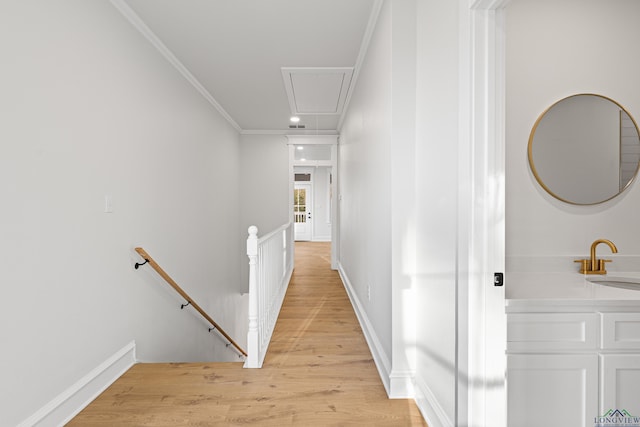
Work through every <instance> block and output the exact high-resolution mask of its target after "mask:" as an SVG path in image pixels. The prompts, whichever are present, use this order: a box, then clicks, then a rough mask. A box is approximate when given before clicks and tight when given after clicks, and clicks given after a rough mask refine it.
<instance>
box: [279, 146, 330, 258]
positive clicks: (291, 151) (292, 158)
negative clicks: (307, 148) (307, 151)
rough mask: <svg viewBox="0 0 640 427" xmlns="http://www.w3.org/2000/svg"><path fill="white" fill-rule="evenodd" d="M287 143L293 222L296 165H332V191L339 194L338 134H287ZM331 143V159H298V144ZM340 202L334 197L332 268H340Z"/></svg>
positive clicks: (290, 215)
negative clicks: (296, 148)
mask: <svg viewBox="0 0 640 427" xmlns="http://www.w3.org/2000/svg"><path fill="white" fill-rule="evenodd" d="M287 139H288V141H287V144H288V145H289V221H291V222H293V186H294V180H295V178H294V167H295V166H311V167H313V166H329V167H331V170H332V174H333V180H332V182H331V193H332V194H333V197H334V198H335V197H336V195H337V194H338V179H339V178H338V135H287ZM318 144H322V145H330V146H331V160H322V161H306V162H301V161H296V160H295V146H296V145H318ZM338 203H339V200H336V199H334V200H333V203H331V268H332V269H333V270H337V269H338V261H337V260H338V248H339V247H340V246H339V245H338V241H339V238H340V230H339V227H338Z"/></svg>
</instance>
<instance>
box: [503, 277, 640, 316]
mask: <svg viewBox="0 0 640 427" xmlns="http://www.w3.org/2000/svg"><path fill="white" fill-rule="evenodd" d="M588 278H595V279H608V280H612V279H614V278H637V279H640V272H633V273H623V272H610V273H608V274H605V275H584V274H580V273H578V272H560V273H530V272H526V273H519V272H512V273H507V274H506V275H505V296H506V300H507V301H506V305H507V309H508V308H509V307H512V308H516V307H523V308H524V307H532V306H540V305H544V306H595V305H597V306H604V307H606V306H614V305H615V306H638V307H640V290H631V289H621V288H616V287H612V286H605V285H599V284H595V283H591V282H590V281H588V280H587V279H588Z"/></svg>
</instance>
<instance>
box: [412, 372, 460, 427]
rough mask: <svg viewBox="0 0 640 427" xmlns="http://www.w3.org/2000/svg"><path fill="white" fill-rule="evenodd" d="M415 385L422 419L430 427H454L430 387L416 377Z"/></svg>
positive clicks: (417, 403)
mask: <svg viewBox="0 0 640 427" xmlns="http://www.w3.org/2000/svg"><path fill="white" fill-rule="evenodd" d="M414 384H415V401H416V405H418V409H419V410H420V413H421V414H422V417H423V418H424V419H425V421H426V422H427V425H429V427H453V423H452V422H451V420H450V419H449V417H448V416H447V413H446V412H445V410H444V409H442V406H440V404H439V403H438V399H436V397H435V396H434V394H433V392H432V391H431V389H430V388H429V386H428V385H427V384H426V383H425V382H424V381H422V379H421V378H419V377H418V376H416V377H415V378H414Z"/></svg>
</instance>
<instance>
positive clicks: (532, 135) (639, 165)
mask: <svg viewBox="0 0 640 427" xmlns="http://www.w3.org/2000/svg"><path fill="white" fill-rule="evenodd" d="M584 96H589V97H597V98H600V99H601V100H605V101H608V102H609V103H611V104H613V105H615V106H616V107H617V108H618V109H619V110H620V119H619V120H620V121H621V120H622V113H623V112H624V114H626V116H627V117H628V118H629V119H630V120H631V122H632V123H633V127H634V128H635V133H636V137H637V139H638V143H639V144H640V131H639V130H638V124H637V123H636V121H635V119H634V118H633V116H631V114H629V112H628V111H627V110H626V109H625V108H624V107H623V106H622V105H620V104H619V103H618V102H616V101H614V100H613V99H611V98H608V97H606V96H602V95H597V94H593V93H580V94H575V95H571V96H567V97H565V98H562V99H560V100H558V101H556V102H555V103H553V104H552V105H551V106H549V107H548V108H547V109H546V110H545V111H543V112H542V114H540V116H539V117H538V119H537V120H536V122H535V123H534V125H533V128H532V129H531V133H530V135H529V143H528V148H527V154H528V160H529V167H530V168H531V172H532V173H533V176H534V177H535V179H536V181H537V182H538V184H539V185H540V186H541V187H542V188H543V189H544V190H545V191H546V192H547V193H549V194H550V195H551V196H553V197H554V198H556V199H558V200H560V201H562V202H565V203H569V204H572V205H581V206H589V205H597V204H600V203H604V202H606V201H608V200H611V199H613V198H614V197H617V196H619V195H620V194H621V193H623V192H624V191H625V190H626V189H627V188H629V186H630V185H631V183H632V182H633V181H634V180H635V178H636V176H637V175H638V170H639V169H640V157H639V159H638V161H637V162H636V163H635V170H634V172H633V174H632V176H631V177H630V178H629V179H628V181H627V182H626V183H625V184H624V186H619V187H618V191H617V192H615V194H612V195H611V196H607V197H604V196H603V198H602V199H601V200H597V201H593V202H588V203H584V202H580V201H575V200H570V199H569V198H567V197H566V196H565V197H562V196H560V195H558V194H557V193H556V192H555V191H554V190H552V189H551V188H549V185H547V183H545V182H544V181H543V179H542V178H541V177H540V173H539V172H538V169H537V168H536V166H535V162H534V160H533V143H534V139H535V134H536V130H537V129H538V126H539V125H540V123H541V122H542V120H543V119H544V118H545V117H546V116H547V114H548V113H549V112H550V111H551V110H552V109H553V108H554V107H556V106H558V104H560V103H562V102H563V101H567V100H570V99H574V98H577V97H584ZM621 141H622V134H620V136H619V143H620V144H621ZM619 153H621V151H620V150H619ZM621 157H622V154H620V161H621ZM538 160H540V159H538ZM621 173H622V172H621V166H620V172H619V174H621ZM619 178H620V177H619ZM619 181H620V180H619Z"/></svg>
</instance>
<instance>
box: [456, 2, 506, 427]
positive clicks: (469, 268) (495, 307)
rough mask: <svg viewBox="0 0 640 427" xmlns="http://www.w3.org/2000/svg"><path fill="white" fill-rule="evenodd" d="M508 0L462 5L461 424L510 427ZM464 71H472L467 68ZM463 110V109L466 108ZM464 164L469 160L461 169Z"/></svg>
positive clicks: (458, 368)
mask: <svg viewBox="0 0 640 427" xmlns="http://www.w3.org/2000/svg"><path fill="white" fill-rule="evenodd" d="M508 3H509V0H471V1H470V2H467V1H466V0H461V1H460V4H462V5H464V6H463V7H469V10H468V11H469V13H468V15H467V14H463V15H464V17H463V18H462V19H463V21H462V22H461V25H460V32H461V37H462V39H463V40H465V39H466V40H469V45H468V46H467V49H465V51H464V52H462V53H463V54H464V58H465V59H464V66H463V72H462V73H461V76H460V78H461V80H460V85H461V88H462V90H461V99H460V105H461V106H469V107H468V110H467V111H463V112H462V114H461V117H463V118H464V119H466V120H468V123H469V125H470V126H469V129H470V130H469V134H468V135H463V136H462V137H461V139H460V151H461V153H465V156H463V157H465V158H464V159H461V164H460V169H459V179H460V182H461V183H467V184H468V186H466V185H463V187H464V188H466V189H465V190H461V191H460V193H459V200H460V201H461V209H460V217H459V224H460V226H461V227H462V230H464V231H465V233H464V234H463V235H462V236H461V238H462V239H463V240H466V242H468V243H464V242H463V241H461V242H460V243H461V245H460V246H461V248H462V252H461V253H459V259H460V265H459V266H458V275H459V277H460V281H461V284H459V285H458V290H459V292H458V295H459V296H458V309H457V311H458V324H459V325H460V327H459V330H458V334H459V335H458V355H457V362H456V365H457V366H456V375H457V377H458V379H457V396H456V401H457V405H456V406H457V408H456V425H468V426H478V427H481V426H486V427H489V426H492V427H493V426H495V427H506V425H507V394H506V387H507V384H506V368H507V362H506V354H505V351H506V343H507V334H506V313H505V292H504V286H500V287H497V286H494V284H493V274H494V272H504V268H505V247H504V242H505V220H504V214H505V203H504V199H505V158H504V152H505V126H506V123H505V86H506V76H505V33H504V26H505V25H504V21H505V8H506V6H507V4H508ZM465 68H466V70H467V71H466V72H465V71H464V69H465ZM463 108H464V107H463ZM463 162H465V163H464V164H463Z"/></svg>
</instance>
